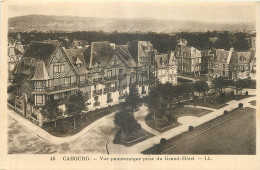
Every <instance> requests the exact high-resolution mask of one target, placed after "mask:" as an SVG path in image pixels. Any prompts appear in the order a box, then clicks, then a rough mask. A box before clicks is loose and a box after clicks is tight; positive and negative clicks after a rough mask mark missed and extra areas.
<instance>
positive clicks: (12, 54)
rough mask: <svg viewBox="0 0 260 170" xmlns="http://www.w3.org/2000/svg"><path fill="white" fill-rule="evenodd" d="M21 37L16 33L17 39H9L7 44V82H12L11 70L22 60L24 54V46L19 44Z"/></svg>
mask: <svg viewBox="0 0 260 170" xmlns="http://www.w3.org/2000/svg"><path fill="white" fill-rule="evenodd" d="M21 40H22V39H21V35H20V34H19V33H18V34H17V38H16V40H15V39H11V40H9V42H8V58H7V64H8V82H9V83H10V82H12V81H13V74H12V72H13V70H14V68H15V66H16V64H17V63H18V62H19V61H20V60H21V59H22V57H23V53H24V46H23V45H22V43H21Z"/></svg>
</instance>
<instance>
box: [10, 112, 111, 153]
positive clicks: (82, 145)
mask: <svg viewBox="0 0 260 170" xmlns="http://www.w3.org/2000/svg"><path fill="white" fill-rule="evenodd" d="M113 119H114V117H113V115H112V116H110V117H107V118H106V119H104V120H103V121H102V122H100V123H99V124H97V125H96V126H94V127H92V128H91V129H89V130H88V131H87V133H85V134H83V135H81V136H80V137H77V138H76V139H74V140H68V142H63V143H61V144H54V143H52V142H50V141H47V140H45V139H43V138H41V137H40V136H37V135H36V134H35V133H34V132H33V131H32V130H31V129H28V128H27V127H26V126H24V125H23V124H21V123H20V122H17V121H16V120H14V119H12V118H10V117H9V118H8V124H9V126H8V153H13V154H15V153H43V154H48V153H49V154H50V153H71V154H76V153H84V154H86V153H100V154H106V153H107V149H106V141H107V139H108V137H109V135H110V132H111V131H112V130H113V129H114V128H115V126H114V123H113Z"/></svg>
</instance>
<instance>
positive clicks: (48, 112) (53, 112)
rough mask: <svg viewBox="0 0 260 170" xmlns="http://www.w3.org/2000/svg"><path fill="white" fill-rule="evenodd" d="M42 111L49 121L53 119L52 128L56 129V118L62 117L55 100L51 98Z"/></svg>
mask: <svg viewBox="0 0 260 170" xmlns="http://www.w3.org/2000/svg"><path fill="white" fill-rule="evenodd" d="M43 110H44V113H45V115H44V116H45V117H47V118H48V119H50V120H53V119H54V127H55V128H56V125H57V118H58V117H59V116H61V115H62V111H61V110H60V109H59V107H58V102H57V100H54V99H52V98H51V99H50V100H48V101H47V102H46V105H45V107H44V108H43Z"/></svg>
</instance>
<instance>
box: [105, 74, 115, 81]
mask: <svg viewBox="0 0 260 170" xmlns="http://www.w3.org/2000/svg"><path fill="white" fill-rule="evenodd" d="M116 79H117V75H114V76H111V77H104V81H111V80H116Z"/></svg>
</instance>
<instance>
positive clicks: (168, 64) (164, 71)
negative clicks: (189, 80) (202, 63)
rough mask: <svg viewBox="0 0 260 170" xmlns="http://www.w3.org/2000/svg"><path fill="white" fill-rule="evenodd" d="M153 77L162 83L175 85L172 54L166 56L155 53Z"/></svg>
mask: <svg viewBox="0 0 260 170" xmlns="http://www.w3.org/2000/svg"><path fill="white" fill-rule="evenodd" d="M154 74H155V77H156V78H157V80H158V81H159V82H160V83H162V84H164V83H171V84H173V85H175V84H177V63H176V60H175V57H174V52H169V53H168V54H160V53H157V54H156V55H155V72H154Z"/></svg>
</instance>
